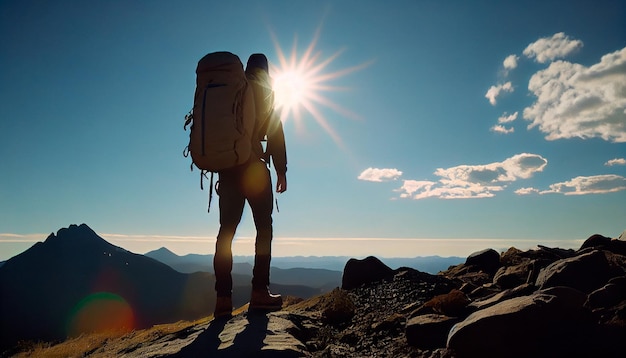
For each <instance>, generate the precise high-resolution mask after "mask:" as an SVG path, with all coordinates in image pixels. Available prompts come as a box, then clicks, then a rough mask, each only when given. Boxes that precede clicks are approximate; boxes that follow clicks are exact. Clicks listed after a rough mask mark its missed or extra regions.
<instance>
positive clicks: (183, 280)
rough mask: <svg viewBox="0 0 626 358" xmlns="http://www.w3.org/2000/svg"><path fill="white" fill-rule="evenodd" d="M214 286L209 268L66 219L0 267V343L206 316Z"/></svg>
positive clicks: (61, 337) (213, 298)
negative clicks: (172, 261)
mask: <svg viewBox="0 0 626 358" xmlns="http://www.w3.org/2000/svg"><path fill="white" fill-rule="evenodd" d="M213 286H214V279H213V277H212V275H210V274H207V273H196V274H183V273H180V272H177V271H175V270H174V269H172V268H171V267H169V266H167V265H165V264H163V263H161V262H159V261H157V260H154V259H152V258H149V257H145V256H143V255H138V254H134V253H131V252H129V251H126V250H124V249H122V248H120V247H117V246H114V245H111V244H110V243H108V242H107V241H105V240H104V239H102V238H101V237H100V236H98V235H97V234H96V233H95V232H94V231H93V230H92V229H91V228H89V227H88V226H87V225H85V224H82V225H80V226H77V225H71V226H70V227H69V228H63V229H60V230H59V231H58V232H57V234H56V235H55V234H54V233H53V234H50V236H48V238H47V239H46V240H45V241H44V242H38V243H36V244H35V245H33V246H32V247H31V248H30V249H28V250H26V251H25V252H23V253H21V254H19V255H17V256H15V257H13V258H11V259H10V260H8V261H6V263H5V264H4V265H3V266H2V267H0V289H1V291H0V301H1V302H2V305H1V306H0V317H2V320H1V322H0V327H1V330H2V335H1V337H0V348H6V347H8V346H12V345H14V344H15V342H17V341H18V340H45V341H51V340H58V339H63V338H65V337H66V336H68V335H69V336H72V335H77V334H80V333H82V332H84V331H90V330H96V329H100V328H103V327H102V326H98V325H99V324H100V325H101V324H102V323H103V322H109V323H110V324H112V325H117V326H118V327H119V326H120V325H123V326H125V328H126V329H128V330H131V329H135V328H143V327H149V326H151V325H154V324H158V323H166V322H173V321H176V320H180V319H196V318H199V317H203V316H207V315H208V314H210V313H211V311H212V309H213V306H214V302H215V297H214V293H213ZM103 312H105V313H104V314H105V315H107V317H102V314H103ZM104 328H106V327H104Z"/></svg>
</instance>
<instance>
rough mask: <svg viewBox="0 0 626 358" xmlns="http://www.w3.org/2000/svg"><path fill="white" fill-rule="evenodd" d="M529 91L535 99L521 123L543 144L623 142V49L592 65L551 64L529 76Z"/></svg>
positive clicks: (625, 108)
mask: <svg viewBox="0 0 626 358" xmlns="http://www.w3.org/2000/svg"><path fill="white" fill-rule="evenodd" d="M528 90H529V91H530V92H532V93H533V94H534V95H535V96H536V101H535V102H534V103H533V104H532V105H531V106H530V107H527V108H525V109H524V112H523V116H524V119H526V120H528V121H530V122H531V123H530V125H529V126H528V128H529V129H531V128H533V127H538V128H539V130H540V131H541V132H543V133H545V134H546V137H545V138H546V139H547V140H556V139H564V138H583V139H585V138H602V139H604V140H606V141H612V142H618V143H624V142H626V48H623V49H621V50H619V51H616V52H613V53H610V54H607V55H604V56H602V58H601V60H600V62H599V63H597V64H594V65H593V66H591V67H585V66H583V65H580V64H575V63H570V62H566V61H556V62H552V63H551V64H550V66H549V67H548V68H546V69H544V70H541V71H539V72H537V73H535V74H534V75H533V76H532V77H531V79H530V81H529V83H528ZM494 100H495V97H494Z"/></svg>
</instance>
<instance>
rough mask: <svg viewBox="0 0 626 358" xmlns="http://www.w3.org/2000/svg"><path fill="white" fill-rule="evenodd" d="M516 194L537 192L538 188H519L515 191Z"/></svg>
mask: <svg viewBox="0 0 626 358" xmlns="http://www.w3.org/2000/svg"><path fill="white" fill-rule="evenodd" d="M515 194H517V195H530V194H539V189H535V188H519V189H517V190H516V191H515Z"/></svg>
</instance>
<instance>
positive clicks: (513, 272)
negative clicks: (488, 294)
mask: <svg viewBox="0 0 626 358" xmlns="http://www.w3.org/2000/svg"><path fill="white" fill-rule="evenodd" d="M532 269H533V262H532V261H530V260H526V261H524V262H522V263H519V264H517V265H514V266H502V267H500V268H499V269H498V271H497V272H496V274H495V275H494V276H493V283H494V284H496V285H498V286H500V287H501V288H503V289H508V288H513V287H517V286H519V285H521V284H523V283H525V282H526V281H527V280H528V277H529V275H530V273H531V272H532Z"/></svg>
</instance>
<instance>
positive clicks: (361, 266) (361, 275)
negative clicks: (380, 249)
mask: <svg viewBox="0 0 626 358" xmlns="http://www.w3.org/2000/svg"><path fill="white" fill-rule="evenodd" d="M391 274H393V270H392V269H391V268H390V267H389V266H387V265H385V264H384V263H383V262H382V261H380V260H379V259H377V258H376V257H373V256H368V257H366V258H364V259H363V260H358V259H350V260H348V262H347V263H346V266H345V267H344V269H343V277H342V280H341V288H343V289H344V290H350V289H353V288H357V287H360V286H362V285H366V284H369V283H372V282H376V281H380V280H382V279H384V278H386V277H389V275H391Z"/></svg>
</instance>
